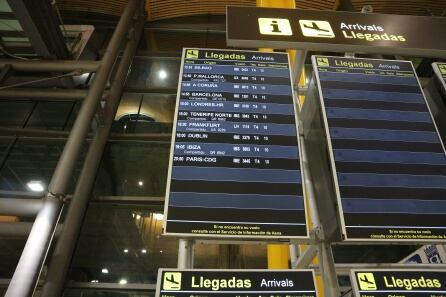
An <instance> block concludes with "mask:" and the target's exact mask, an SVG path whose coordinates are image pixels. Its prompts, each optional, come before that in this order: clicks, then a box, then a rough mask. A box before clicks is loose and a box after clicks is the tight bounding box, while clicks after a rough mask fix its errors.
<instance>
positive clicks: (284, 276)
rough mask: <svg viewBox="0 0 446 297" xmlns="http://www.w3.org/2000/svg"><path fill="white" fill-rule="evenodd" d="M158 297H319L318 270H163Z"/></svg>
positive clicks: (158, 287) (160, 275)
mask: <svg viewBox="0 0 446 297" xmlns="http://www.w3.org/2000/svg"><path fill="white" fill-rule="evenodd" d="M156 296H157V297H186V296H187V297H191V296H194V297H205V296H231V297H241V296H243V297H250V296H252V297H254V296H255V297H270V296H274V297H282V296H283V297H285V296H286V297H317V293H316V286H315V282H314V271H313V270H308V269H303V270H246V269H244V270H206V269H203V270H202V269H190V270H177V269H160V270H159V272H158V282H157V286H156Z"/></svg>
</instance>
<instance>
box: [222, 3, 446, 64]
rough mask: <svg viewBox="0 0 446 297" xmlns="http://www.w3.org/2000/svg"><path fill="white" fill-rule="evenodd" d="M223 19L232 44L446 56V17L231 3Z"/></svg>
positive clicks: (228, 38)
mask: <svg viewBox="0 0 446 297" xmlns="http://www.w3.org/2000/svg"><path fill="white" fill-rule="evenodd" d="M226 19H227V43H228V45H230V46H239V47H272V48H301V49H308V50H316V51H319V50H321V49H323V50H325V51H333V52H352V51H353V52H369V53H381V54H383V53H384V54H385V53H388V54H393V55H395V54H401V55H403V54H407V55H420V56H438V57H440V56H443V57H444V56H446V39H445V38H444V28H446V18H444V17H421V16H407V15H404V16H403V15H389V14H377V13H371V14H368V13H353V12H341V11H321V10H307V9H305V10H302V9H277V8H260V7H238V6H233V7H232V6H229V7H228V8H227V14H226Z"/></svg>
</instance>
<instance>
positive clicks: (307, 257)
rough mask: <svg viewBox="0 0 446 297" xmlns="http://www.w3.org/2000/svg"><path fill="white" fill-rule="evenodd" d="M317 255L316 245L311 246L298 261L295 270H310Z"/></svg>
mask: <svg viewBox="0 0 446 297" xmlns="http://www.w3.org/2000/svg"><path fill="white" fill-rule="evenodd" d="M316 255H317V248H316V246H314V245H309V246H308V248H307V249H306V250H305V251H304V252H303V253H302V254H301V255H300V257H299V258H298V259H297V262H296V265H295V267H293V268H296V269H303V268H308V266H309V265H310V264H311V261H313V258H314V257H315V256H316Z"/></svg>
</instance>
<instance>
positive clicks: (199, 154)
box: [164, 49, 308, 238]
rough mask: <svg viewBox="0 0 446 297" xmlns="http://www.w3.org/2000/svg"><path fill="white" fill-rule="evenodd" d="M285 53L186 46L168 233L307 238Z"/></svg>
mask: <svg viewBox="0 0 446 297" xmlns="http://www.w3.org/2000/svg"><path fill="white" fill-rule="evenodd" d="M296 131H297V120H296V111H295V100H294V97H293V92H292V86H291V79H290V67H289V60H288V55H287V54H286V53H266V52H256V51H236V50H213V49H184V50H183V60H182V68H181V73H180V82H179V87H178V97H177V107H176V115H175V122H174V133H173V139H172V148H171V159H170V167H169V169H170V170H169V174H168V183H167V191H166V193H167V194H166V195H167V198H166V204H165V221H164V233H165V234H167V235H169V234H170V235H181V236H205V237H218V238H224V237H249V238H255V237H259V238H291V237H293V238H299V237H302V238H308V230H307V224H306V214H305V205H304V204H305V202H304V198H303V188H302V174H301V163H300V162H301V159H300V152H299V144H298V141H299V140H298V137H297V132H296Z"/></svg>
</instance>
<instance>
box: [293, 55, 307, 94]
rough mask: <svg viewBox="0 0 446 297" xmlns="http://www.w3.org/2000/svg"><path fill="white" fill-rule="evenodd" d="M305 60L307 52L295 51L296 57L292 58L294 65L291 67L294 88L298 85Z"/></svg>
mask: <svg viewBox="0 0 446 297" xmlns="http://www.w3.org/2000/svg"><path fill="white" fill-rule="evenodd" d="M306 58H307V50H303V49H296V56H295V58H294V63H293V65H291V79H292V82H293V83H294V84H295V85H296V86H297V85H298V83H299V80H300V77H301V75H302V73H303V69H304V68H305V59H306ZM297 89H298V88H297Z"/></svg>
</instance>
